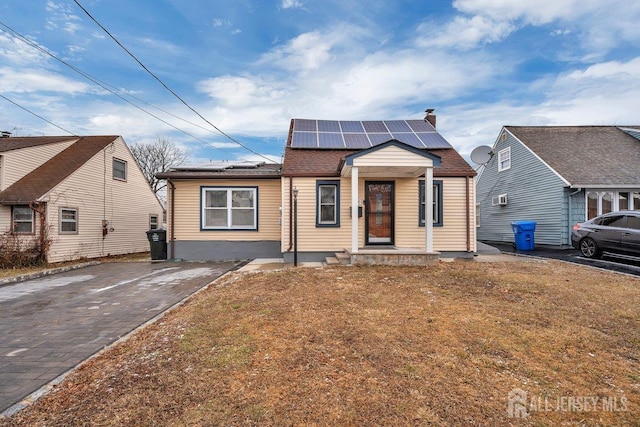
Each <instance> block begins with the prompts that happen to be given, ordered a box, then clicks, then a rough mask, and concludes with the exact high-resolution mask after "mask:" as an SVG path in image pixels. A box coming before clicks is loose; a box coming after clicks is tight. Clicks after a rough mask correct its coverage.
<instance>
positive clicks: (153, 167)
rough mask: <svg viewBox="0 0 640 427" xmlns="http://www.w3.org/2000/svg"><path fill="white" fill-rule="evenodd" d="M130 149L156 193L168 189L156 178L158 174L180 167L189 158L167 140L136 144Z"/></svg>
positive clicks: (161, 139) (159, 139)
mask: <svg viewBox="0 0 640 427" xmlns="http://www.w3.org/2000/svg"><path fill="white" fill-rule="evenodd" d="M129 148H130V149H131V154H133V157H135V159H136V161H137V162H138V165H140V169H141V170H142V173H143V174H144V176H145V178H146V179H147V182H149V185H150V186H151V189H152V190H153V191H154V193H158V191H160V190H162V189H163V188H164V187H166V183H165V182H164V180H160V179H158V178H156V174H157V173H159V172H165V171H167V170H169V169H171V168H173V167H176V166H180V165H181V164H183V163H184V161H185V160H186V158H187V154H186V152H185V151H184V150H183V149H181V148H179V147H177V146H176V145H174V144H173V143H172V142H171V141H170V140H169V139H167V138H158V139H157V140H156V141H155V142H151V143H140V144H134V145H132V146H131V147H129Z"/></svg>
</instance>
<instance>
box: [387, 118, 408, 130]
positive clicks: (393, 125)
mask: <svg viewBox="0 0 640 427" xmlns="http://www.w3.org/2000/svg"><path fill="white" fill-rule="evenodd" d="M384 123H385V124H386V125H387V128H388V129H389V130H390V131H391V133H395V132H413V131H412V130H411V128H410V127H409V125H408V124H407V122H405V121H404V120H388V121H386V122H384Z"/></svg>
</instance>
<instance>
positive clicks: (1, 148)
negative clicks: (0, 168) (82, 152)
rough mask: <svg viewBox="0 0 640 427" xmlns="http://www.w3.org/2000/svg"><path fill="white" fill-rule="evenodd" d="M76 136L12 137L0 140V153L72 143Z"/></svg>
mask: <svg viewBox="0 0 640 427" xmlns="http://www.w3.org/2000/svg"><path fill="white" fill-rule="evenodd" d="M74 139H78V137H76V136H12V137H7V138H0V153H2V152H6V151H12V150H19V149H21V148H28V147H36V146H39V145H47V144H55V143H58V142H65V141H73V140H74Z"/></svg>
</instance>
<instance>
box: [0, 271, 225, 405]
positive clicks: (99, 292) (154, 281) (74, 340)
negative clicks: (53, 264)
mask: <svg viewBox="0 0 640 427" xmlns="http://www.w3.org/2000/svg"><path fill="white" fill-rule="evenodd" d="M236 265H237V263H234V262H219V263H186V262H166V263H151V262H143V263H139V262H136V263H105V264H100V265H94V266H90V267H86V268H81V269H78V270H74V271H70V272H67V273H60V274H55V275H51V276H47V277H43V278H40V279H33V280H28V281H25V282H20V283H15V284H11V285H4V286H0V413H2V412H3V411H5V410H7V409H8V408H11V410H12V409H15V406H13V405H14V404H16V403H18V402H20V401H21V400H22V399H23V398H24V397H26V396H28V395H30V394H31V393H33V392H34V391H36V390H38V389H39V388H40V387H42V386H43V385H45V384H47V383H49V382H50V381H52V380H54V379H55V378H57V377H59V376H60V375H61V374H63V373H65V372H67V371H68V370H69V369H71V368H73V367H75V366H76V365H77V364H78V363H80V362H82V361H83V360H85V359H87V358H88V357H89V356H91V355H93V354H94V353H96V352H98V351H99V350H101V349H102V348H104V347H105V346H107V345H109V344H111V343H113V342H115V341H116V340H118V339H119V338H120V337H122V336H124V335H126V334H127V333H129V332H131V331H132V330H133V329H135V328H136V327H138V326H139V325H141V324H143V323H145V322H147V321H148V320H150V319H152V318H153V317H155V316H156V315H158V314H159V313H162V312H163V311H165V310H166V309H168V308H169V307H171V306H173V305H174V304H176V303H178V302H179V301H181V300H183V299H184V298H185V297H187V296H188V295H190V294H192V293H193V292H195V291H197V290H198V289H200V288H202V287H203V286H205V285H207V284H209V283H210V282H211V281H213V280H214V279H216V278H217V277H219V276H221V275H222V274H224V273H226V272H227V271H229V270H231V269H232V268H234V267H236ZM11 410H9V411H8V412H11Z"/></svg>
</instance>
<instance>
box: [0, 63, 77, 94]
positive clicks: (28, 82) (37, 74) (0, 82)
mask: <svg viewBox="0 0 640 427" xmlns="http://www.w3.org/2000/svg"><path fill="white" fill-rule="evenodd" d="M88 89H89V88H88V86H87V85H86V84H84V83H80V82H77V81H74V80H71V79H68V78H66V77H63V76H60V75H56V74H53V73H51V72H49V71H46V70H38V69H35V68H31V69H28V70H26V69H25V70H19V69H13V68H7V67H3V68H0V91H1V92H14V93H25V92H37V91H41V90H43V91H50V92H58V93H67V94H71V95H74V94H78V93H84V92H87V91H88Z"/></svg>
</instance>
